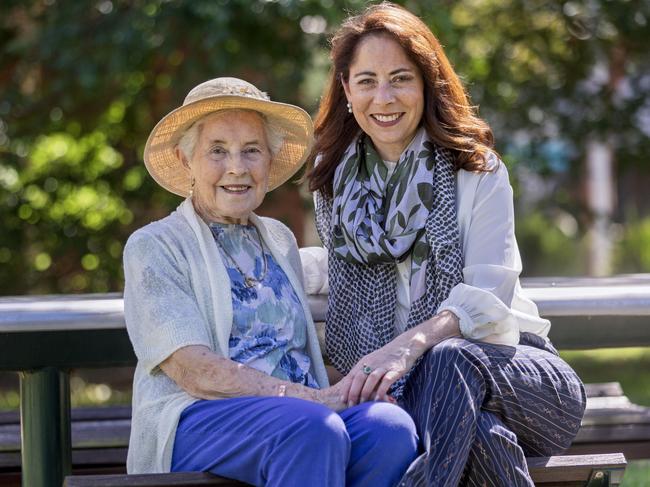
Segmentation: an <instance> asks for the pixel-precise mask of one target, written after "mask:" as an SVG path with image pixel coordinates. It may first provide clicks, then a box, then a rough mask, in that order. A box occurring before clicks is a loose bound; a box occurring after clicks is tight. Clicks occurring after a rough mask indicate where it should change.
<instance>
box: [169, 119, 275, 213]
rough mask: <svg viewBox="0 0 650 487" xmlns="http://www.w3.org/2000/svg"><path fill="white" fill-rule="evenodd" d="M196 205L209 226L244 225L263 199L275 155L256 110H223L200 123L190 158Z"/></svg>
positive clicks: (184, 157)
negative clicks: (211, 224) (217, 223)
mask: <svg viewBox="0 0 650 487" xmlns="http://www.w3.org/2000/svg"><path fill="white" fill-rule="evenodd" d="M177 155H178V157H180V158H181V161H182V162H183V164H185V165H186V166H187V167H189V168H190V172H191V174H192V176H193V177H194V179H195V185H194V194H193V196H192V202H193V204H194V208H195V209H196V211H197V213H198V214H199V215H200V216H201V218H203V220H205V221H206V222H221V223H238V224H246V223H247V222H248V217H249V216H250V214H251V213H252V212H253V210H255V209H256V208H257V207H258V206H259V205H260V204H261V203H262V200H264V195H265V194H266V190H267V187H268V180H269V169H270V165H271V152H270V150H269V147H268V142H267V140H266V132H265V130H264V121H263V120H262V117H261V116H260V115H258V114H257V113H254V112H246V111H225V112H218V113H216V114H214V115H211V116H209V117H208V118H206V119H204V120H203V121H202V122H201V126H200V127H199V129H198V139H197V141H196V145H195V147H194V152H193V154H192V158H191V160H189V161H188V160H187V158H186V155H185V154H184V153H183V152H182V151H181V150H180V149H177Z"/></svg>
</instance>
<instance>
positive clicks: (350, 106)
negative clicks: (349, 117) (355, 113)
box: [348, 102, 352, 113]
mask: <svg viewBox="0 0 650 487" xmlns="http://www.w3.org/2000/svg"><path fill="white" fill-rule="evenodd" d="M348 113H352V103H350V102H348Z"/></svg>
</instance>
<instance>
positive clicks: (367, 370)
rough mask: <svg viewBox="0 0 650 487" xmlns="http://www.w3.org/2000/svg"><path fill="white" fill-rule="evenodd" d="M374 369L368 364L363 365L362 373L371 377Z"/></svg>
mask: <svg viewBox="0 0 650 487" xmlns="http://www.w3.org/2000/svg"><path fill="white" fill-rule="evenodd" d="M373 370H374V369H373V368H372V367H370V365H368V364H362V368H361V372H363V373H364V374H366V375H370V374H371V373H372V371H373Z"/></svg>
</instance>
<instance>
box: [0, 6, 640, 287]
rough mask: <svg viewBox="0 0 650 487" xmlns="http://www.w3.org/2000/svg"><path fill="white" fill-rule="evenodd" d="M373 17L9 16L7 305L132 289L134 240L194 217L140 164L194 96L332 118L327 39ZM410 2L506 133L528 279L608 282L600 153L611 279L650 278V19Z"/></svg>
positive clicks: (3, 128) (4, 215)
mask: <svg viewBox="0 0 650 487" xmlns="http://www.w3.org/2000/svg"><path fill="white" fill-rule="evenodd" d="M365 3H366V2H363V1H359V0H357V1H340V0H279V1H275V0H193V1H174V2H171V1H165V0H134V1H133V0H129V1H126V0H115V1H111V0H98V1H81V2H77V1H65V0H31V1H25V0H20V1H11V0H8V1H4V2H2V4H1V5H0V53H1V57H0V92H1V93H2V97H1V99H0V218H1V219H2V223H3V231H2V232H1V233H0V293H1V294H25V293H32V294H34V293H52V292H62V293H73V292H74V293H83V292H102V291H117V290H121V288H122V271H121V253H122V246H123V244H124V242H125V240H126V238H127V236H128V235H129V234H130V233H131V232H132V231H133V230H134V229H135V228H138V227H140V226H142V225H143V224H145V223H148V222H149V221H151V220H153V219H156V218H159V217H161V216H163V215H166V214H167V213H169V211H170V210H171V209H173V208H174V207H175V206H176V205H177V204H178V203H179V200H178V198H176V197H175V196H173V195H170V194H168V193H166V192H165V191H164V190H162V189H160V188H159V187H158V186H157V185H156V184H155V183H154V182H153V180H152V179H151V178H150V177H148V175H147V173H146V171H145V168H144V166H143V164H142V160H141V154H142V148H143V145H144V142H145V140H146V137H147V135H148V133H149V131H150V130H151V128H152V127H153V126H154V125H155V123H156V122H157V121H158V120H159V119H160V118H161V117H162V116H163V115H164V114H166V113H167V112H168V111H169V110H171V109H172V108H174V107H176V106H178V105H180V104H181V103H182V100H183V97H184V96H185V94H186V93H187V91H188V90H189V89H190V88H191V87H192V86H194V85H196V84H197V83H199V82H201V81H203V80H206V79H209V78H212V77H216V76H224V75H232V76H238V77H243V78H245V79H247V80H249V81H251V82H253V83H254V84H256V85H258V86H259V87H260V88H261V89H263V90H265V91H267V92H269V93H270V94H271V96H272V97H273V98H274V99H277V100H283V101H287V102H291V103H296V104H298V105H301V106H303V107H305V108H306V109H307V110H308V111H310V112H312V113H315V111H316V109H317V106H318V100H319V94H320V92H321V89H322V86H323V83H324V80H325V76H326V73H327V69H328V58H327V40H328V36H329V35H330V34H331V33H332V32H333V30H334V29H335V28H336V27H337V25H339V23H340V21H341V19H342V18H343V17H344V16H345V15H346V13H348V12H350V11H356V10H359V9H360V8H361V7H363V5H365ZM402 3H404V4H405V5H406V6H407V7H408V8H409V9H410V10H412V11H413V12H415V13H417V14H419V15H420V16H422V18H423V19H424V20H425V21H426V22H427V24H428V25H430V26H431V28H432V29H433V31H434V32H436V33H437V34H438V36H439V37H440V39H441V40H442V42H443V44H444V45H445V46H446V49H447V52H448V54H449V56H450V58H451V60H452V62H453V63H454V65H455V67H456V69H457V71H458V72H459V73H460V74H461V75H462V77H463V78H464V79H465V81H466V82H467V85H468V88H469V91H470V92H471V95H472V100H473V103H475V104H476V105H478V106H479V107H480V113H481V115H482V116H483V117H484V118H486V119H487V120H488V121H489V122H490V123H491V125H492V127H493V128H494V131H495V135H496V140H497V149H498V150H499V152H500V153H501V154H502V155H503V158H504V160H505V161H506V163H507V164H508V167H509V168H510V172H511V178H512V182H513V185H514V187H515V191H516V198H517V209H518V225H517V233H518V237H519V241H520V246H521V248H522V254H523V258H524V261H525V262H524V263H525V265H524V274H525V275H558V274H565V275H566V274H573V275H579V274H587V273H592V274H594V273H599V272H594V267H595V266H594V264H593V262H591V260H593V256H592V255H591V253H590V247H592V246H593V239H591V238H590V230H591V229H592V226H593V223H594V221H595V220H596V219H597V218H598V217H599V214H598V211H602V210H599V209H598V206H597V204H594V202H593V201H590V199H589V188H590V187H591V183H590V179H589V176H590V174H591V172H593V168H591V167H590V166H589V159H590V158H591V156H590V144H593V143H594V141H596V142H600V143H602V144H605V149H606V151H609V152H608V154H609V156H610V157H609V161H608V162H607V168H608V170H609V171H610V173H611V174H610V178H609V184H610V187H608V188H605V189H606V190H607V191H609V192H610V193H611V194H612V197H611V199H612V201H611V203H610V204H609V206H608V208H609V209H607V208H606V209H605V215H604V217H605V219H606V222H605V224H606V228H605V230H604V232H605V234H606V239H607V241H608V242H607V243H606V250H607V257H606V259H607V265H606V266H605V269H606V271H605V272H606V273H612V272H614V273H615V272H620V271H625V272H641V271H649V270H650V218H649V216H648V215H649V214H650V211H649V210H650V200H649V199H648V198H646V195H645V191H646V186H647V184H645V183H647V181H648V172H649V171H650V168H649V165H648V164H647V154H648V153H649V152H650V140H649V138H648V134H649V133H650V95H649V92H650V74H649V73H650V69H649V68H650V56H649V55H648V49H647V46H648V41H650V35H649V32H650V30H649V29H648V22H649V21H650V2H648V1H647V0H645V1H631V0H630V1H607V0H600V1H596V0H583V1H552V0H550V1H549V0H460V1H431V0H420V1H415V0H412V1H406V2H402ZM605 197H606V195H604V194H603V195H600V198H605ZM288 201H290V202H292V203H293V202H297V203H298V204H297V205H294V204H286V203H287V202H288ZM261 212H262V213H266V214H271V215H274V216H277V217H279V218H281V219H283V220H284V221H285V222H286V223H288V224H289V225H290V226H291V227H292V229H293V230H294V231H295V232H296V234H297V235H298V237H299V241H300V242H301V243H304V244H311V243H314V239H315V236H314V233H313V231H311V230H310V220H311V218H310V216H309V213H308V212H309V198H308V197H306V195H305V194H303V195H302V197H300V196H299V195H298V188H297V187H296V186H295V185H292V184H287V185H285V187H284V188H282V189H281V190H280V191H278V192H276V193H271V194H270V195H269V197H268V198H267V201H266V202H265V206H264V208H263V209H262V210H261ZM600 273H603V272H602V270H601V271H600Z"/></svg>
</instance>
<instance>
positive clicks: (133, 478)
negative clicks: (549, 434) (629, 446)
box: [63, 453, 626, 487]
mask: <svg viewBox="0 0 650 487" xmlns="http://www.w3.org/2000/svg"><path fill="white" fill-rule="evenodd" d="M625 466H626V462H625V457H624V456H623V455H622V454H620V453H618V454H606V455H576V456H555V457H548V458H530V459H528V468H529V471H530V473H531V476H532V478H533V481H534V482H535V485H538V486H546V487H550V486H584V485H586V484H587V483H588V482H589V481H590V480H598V481H599V483H598V484H597V485H610V486H617V485H619V484H620V482H621V479H622V478H623V473H624V471H625ZM63 485H64V487H127V486H139V487H166V486H194V485H197V486H198V485H205V486H220V487H244V486H246V485H248V484H244V483H241V482H238V481H235V480H230V479H224V478H222V477H216V476H213V475H210V474H205V473H174V474H153V475H89V476H70V477H67V478H66V480H65V482H64V484H63Z"/></svg>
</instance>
